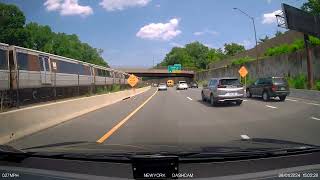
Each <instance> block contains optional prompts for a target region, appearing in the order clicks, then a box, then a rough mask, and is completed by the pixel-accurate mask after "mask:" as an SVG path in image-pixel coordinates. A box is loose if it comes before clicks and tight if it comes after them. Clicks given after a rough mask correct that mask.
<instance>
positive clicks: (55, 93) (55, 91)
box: [54, 72, 57, 100]
mask: <svg viewBox="0 0 320 180" xmlns="http://www.w3.org/2000/svg"><path fill="white" fill-rule="evenodd" d="M56 99H57V72H54V100H56Z"/></svg>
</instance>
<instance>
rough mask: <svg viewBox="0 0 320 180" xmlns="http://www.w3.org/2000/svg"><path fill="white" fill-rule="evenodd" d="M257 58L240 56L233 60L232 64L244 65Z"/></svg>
mask: <svg viewBox="0 0 320 180" xmlns="http://www.w3.org/2000/svg"><path fill="white" fill-rule="evenodd" d="M254 60H255V59H254V58H252V57H249V56H246V57H242V58H238V59H235V60H233V61H232V65H242V64H245V63H247V62H251V61H254Z"/></svg>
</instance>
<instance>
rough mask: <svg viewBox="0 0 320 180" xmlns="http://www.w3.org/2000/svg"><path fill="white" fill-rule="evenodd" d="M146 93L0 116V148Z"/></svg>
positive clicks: (123, 93) (45, 106)
mask: <svg viewBox="0 0 320 180" xmlns="http://www.w3.org/2000/svg"><path fill="white" fill-rule="evenodd" d="M148 89H150V87H144V88H139V89H136V90H135V91H133V90H125V91H119V92H115V93H110V94H102V95H96V96H90V97H82V98H76V99H71V100H66V101H61V102H53V103H48V104H43V105H36V106H31V107H26V108H22V109H18V110H13V111H8V112H3V113H0V144H4V143H8V142H10V141H12V140H15V139H18V138H21V137H23V136H26V135H29V134H32V133H35V132H38V131H40V130H43V129H46V128H49V127H51V126H54V125H57V124H59V123H62V122H65V121H67V120H70V119H72V118H75V117H77V116H81V115H83V114H86V113H88V112H91V111H94V110H97V109H99V108H102V107H105V106H107V105H110V104H113V103H116V102H118V101H121V100H122V99H124V98H127V97H131V96H135V95H137V94H140V93H143V92H145V91H147V90H148Z"/></svg>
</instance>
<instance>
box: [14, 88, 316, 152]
mask: <svg viewBox="0 0 320 180" xmlns="http://www.w3.org/2000/svg"><path fill="white" fill-rule="evenodd" d="M319 128H320V102H316V101H315V102H311V101H308V100H304V99H299V98H294V97H288V98H287V100H286V101H285V102H279V101H277V100H272V101H270V102H263V101H262V100H260V99H246V100H245V101H244V102H243V103H242V105H241V106H237V105H220V106H218V107H211V106H210V105H209V104H208V103H205V102H202V101H201V89H200V88H199V89H188V90H183V91H182V90H181V91H177V90H175V88H169V89H168V91H160V92H158V91H157V89H156V88H152V89H150V90H148V91H147V92H145V93H142V94H140V95H137V96H135V97H133V98H130V99H127V100H123V101H121V102H118V103H116V104H113V105H110V106H106V107H104V108H101V109H99V110H96V111H93V112H91V113H88V114H85V115H82V116H80V117H77V118H74V119H72V120H69V121H67V122H64V123H61V124H59V125H57V126H54V127H51V128H48V129H45V130H42V131H40V132H37V133H35V134H32V135H29V136H26V137H24V138H21V139H18V140H16V141H13V142H11V143H9V145H13V146H15V147H17V148H27V147H34V146H40V145H47V144H53V143H62V142H71V141H90V142H96V141H98V142H101V143H107V144H126V145H128V144H130V145H175V146H177V145H178V146H179V145H196V146H197V145H199V146H210V145H214V144H215V143H220V142H222V143H223V142H228V141H232V140H238V139H241V138H248V137H249V138H270V139H278V140H289V141H295V142H302V143H310V144H316V145H320V138H319V137H320V130H319Z"/></svg>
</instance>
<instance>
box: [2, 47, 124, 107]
mask: <svg viewBox="0 0 320 180" xmlns="http://www.w3.org/2000/svg"><path fill="white" fill-rule="evenodd" d="M128 77H129V74H127V73H125V72H121V71H118V70H115V69H111V68H107V67H103V66H98V65H94V64H90V63H86V62H82V61H78V60H75V59H71V58H66V57H62V56H58V55H54V54H49V53H45V52H40V51H36V50H32V49H27V48H23V47H18V46H9V45H8V44H3V43H0V92H1V94H2V95H1V97H0V98H1V99H2V100H3V99H4V98H6V99H7V100H8V99H9V100H13V99H15V100H17V99H19V101H28V100H37V99H41V98H46V97H47V98H50V97H56V96H64V95H65V94H75V92H78V93H79V92H84V91H87V90H90V91H92V90H94V89H95V88H97V87H105V88H106V87H111V86H112V85H115V84H119V85H122V86H126V85H127V79H128Z"/></svg>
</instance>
